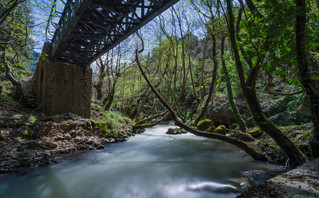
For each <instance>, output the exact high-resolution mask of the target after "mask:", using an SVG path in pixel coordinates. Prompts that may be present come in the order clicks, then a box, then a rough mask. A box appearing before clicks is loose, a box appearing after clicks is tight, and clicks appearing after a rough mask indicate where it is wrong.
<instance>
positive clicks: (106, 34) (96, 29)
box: [51, 0, 178, 66]
mask: <svg viewBox="0 0 319 198" xmlns="http://www.w3.org/2000/svg"><path fill="white" fill-rule="evenodd" d="M177 1H178V0H69V1H68V2H67V3H66V5H65V8H64V10H63V13H62V15H61V18H60V21H59V24H58V28H57V30H56V32H55V34H54V36H53V38H52V42H51V43H52V48H51V59H53V60H57V61H63V62H68V63H71V64H75V65H79V66H86V65H88V64H90V63H92V62H93V61H95V60H96V59H97V58H99V57H100V56H101V55H103V54H104V53H105V52H107V51H109V50H110V49H112V48H113V47H115V46H116V45H117V44H119V43H120V42H121V41H123V40H124V39H126V38H127V37H128V36H130V35H131V34H133V33H134V32H136V31H137V30H138V29H139V28H141V27H142V26H144V25H145V24H146V23H147V22H149V21H150V20H152V19H153V18H154V17H156V16H157V15H159V14H161V13H162V12H163V11H165V10H166V9H168V8H169V7H170V6H172V5H173V4H175V3H176V2H177Z"/></svg>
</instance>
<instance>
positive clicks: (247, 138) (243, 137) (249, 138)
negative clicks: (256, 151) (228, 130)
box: [230, 129, 255, 142]
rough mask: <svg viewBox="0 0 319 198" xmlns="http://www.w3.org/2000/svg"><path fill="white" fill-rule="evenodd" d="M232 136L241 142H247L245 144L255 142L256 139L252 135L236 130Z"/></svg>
mask: <svg viewBox="0 0 319 198" xmlns="http://www.w3.org/2000/svg"><path fill="white" fill-rule="evenodd" d="M230 136H231V137H234V138H237V139H239V140H242V141H245V142H251V141H255V139H254V138H253V137H252V136H251V135H249V134H247V133H243V132H242V131H241V130H239V129H235V130H234V131H233V133H232V134H231V135H230Z"/></svg>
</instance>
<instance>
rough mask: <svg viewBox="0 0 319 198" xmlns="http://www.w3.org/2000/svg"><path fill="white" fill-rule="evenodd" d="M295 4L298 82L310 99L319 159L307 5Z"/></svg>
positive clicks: (300, 0)
mask: <svg viewBox="0 0 319 198" xmlns="http://www.w3.org/2000/svg"><path fill="white" fill-rule="evenodd" d="M295 3H296V11H297V14H296V30H295V31H296V55H297V67H298V71H299V79H300V82H301V84H302V86H303V88H304V89H305V91H306V93H307V95H308V96H309V99H310V108H311V114H312V122H313V136H312V138H311V140H310V144H311V149H312V153H313V156H314V157H319V85H318V79H317V80H316V79H315V78H314V77H313V75H312V74H311V72H312V70H313V69H314V68H311V66H310V65H309V64H308V60H307V59H308V56H307V51H306V50H307V47H306V45H307V35H306V27H307V24H306V23H307V5H306V1H305V0H295Z"/></svg>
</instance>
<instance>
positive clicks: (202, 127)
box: [197, 119, 214, 131]
mask: <svg viewBox="0 0 319 198" xmlns="http://www.w3.org/2000/svg"><path fill="white" fill-rule="evenodd" d="M211 126H214V122H213V121H211V120H210V119H205V120H201V121H199V122H198V124H197V129H198V130H201V131H205V130H207V129H208V128H209V127H211Z"/></svg>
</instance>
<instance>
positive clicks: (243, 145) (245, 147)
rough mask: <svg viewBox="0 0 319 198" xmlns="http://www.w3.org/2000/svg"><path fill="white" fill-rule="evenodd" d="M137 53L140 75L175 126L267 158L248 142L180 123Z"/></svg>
mask: <svg viewBox="0 0 319 198" xmlns="http://www.w3.org/2000/svg"><path fill="white" fill-rule="evenodd" d="M140 52H141V51H140ZM138 53H139V52H138V51H137V50H136V52H135V57H136V62H137V65H138V67H139V69H140V71H141V73H142V76H143V77H144V79H145V81H146V82H147V84H148V85H149V87H150V88H151V89H152V91H153V92H154V94H155V95H156V97H157V98H158V99H159V100H160V102H161V103H162V104H163V105H164V106H165V107H166V109H167V110H168V111H169V112H170V114H171V116H172V118H173V119H174V121H175V124H176V125H177V126H179V127H181V128H183V129H185V130H187V131H189V132H191V133H193V134H195V135H198V136H202V137H207V138H211V139H218V140H222V141H225V142H228V143H230V144H232V145H235V146H237V147H239V148H240V149H242V150H244V151H245V152H246V153H247V154H249V155H250V156H251V157H252V158H253V159H255V160H261V161H267V158H266V156H265V155H264V154H263V153H260V152H258V151H256V150H255V149H254V148H253V147H251V146H249V145H248V144H246V143H245V142H243V141H241V140H238V139H235V138H232V137H229V136H226V135H221V134H217V133H211V132H205V131H199V130H196V129H193V128H192V127H190V126H188V125H186V124H184V123H182V122H181V121H180V120H179V118H178V117H177V115H176V113H175V111H174V110H173V108H172V107H171V106H170V105H169V104H168V103H167V102H166V101H165V100H164V98H163V97H162V96H161V94H160V93H159V92H158V91H157V90H156V88H155V87H154V86H153V85H152V83H151V82H150V81H149V79H148V78H147V76H146V74H145V72H144V70H143V68H142V66H141V63H140V62H139V58H138Z"/></svg>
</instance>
